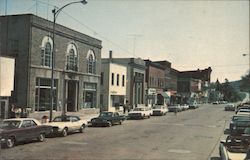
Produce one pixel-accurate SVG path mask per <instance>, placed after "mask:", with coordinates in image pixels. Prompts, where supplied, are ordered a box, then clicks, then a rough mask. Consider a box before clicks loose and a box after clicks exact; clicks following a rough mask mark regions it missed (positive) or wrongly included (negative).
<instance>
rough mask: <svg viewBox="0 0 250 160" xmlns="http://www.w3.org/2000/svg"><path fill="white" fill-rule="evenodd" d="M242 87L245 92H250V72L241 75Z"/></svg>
mask: <svg viewBox="0 0 250 160" xmlns="http://www.w3.org/2000/svg"><path fill="white" fill-rule="evenodd" d="M240 89H241V91H243V92H248V93H249V92H250V73H248V74H247V75H245V76H242V77H241V83H240Z"/></svg>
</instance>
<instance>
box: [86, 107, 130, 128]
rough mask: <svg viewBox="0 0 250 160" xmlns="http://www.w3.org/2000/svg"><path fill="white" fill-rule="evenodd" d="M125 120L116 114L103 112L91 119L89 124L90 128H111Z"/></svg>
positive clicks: (122, 116)
mask: <svg viewBox="0 0 250 160" xmlns="http://www.w3.org/2000/svg"><path fill="white" fill-rule="evenodd" d="M125 119H126V117H125V116H124V115H119V113H118V112H108V111H103V112H101V113H100V115H99V116H98V117H96V118H92V119H91V121H90V123H91V126H108V127H111V126H112V125H114V124H120V125H121V124H122V122H123V121H124V120H125Z"/></svg>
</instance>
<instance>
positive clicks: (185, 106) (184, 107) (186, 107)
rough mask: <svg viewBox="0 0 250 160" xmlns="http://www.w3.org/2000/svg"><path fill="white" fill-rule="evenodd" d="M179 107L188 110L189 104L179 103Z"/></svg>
mask: <svg viewBox="0 0 250 160" xmlns="http://www.w3.org/2000/svg"><path fill="white" fill-rule="evenodd" d="M181 109H182V110H183V111H185V110H188V109H189V105H187V104H183V105H181Z"/></svg>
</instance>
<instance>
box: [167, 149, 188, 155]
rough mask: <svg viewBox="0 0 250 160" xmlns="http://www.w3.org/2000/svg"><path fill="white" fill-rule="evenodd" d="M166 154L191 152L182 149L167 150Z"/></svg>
mask: <svg viewBox="0 0 250 160" xmlns="http://www.w3.org/2000/svg"><path fill="white" fill-rule="evenodd" d="M168 152H171V153H183V154H188V153H191V151H189V150H183V149H170V150H168Z"/></svg>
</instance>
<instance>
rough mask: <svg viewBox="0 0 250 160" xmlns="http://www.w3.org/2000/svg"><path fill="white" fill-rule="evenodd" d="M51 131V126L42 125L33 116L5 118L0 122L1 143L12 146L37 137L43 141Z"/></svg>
mask: <svg viewBox="0 0 250 160" xmlns="http://www.w3.org/2000/svg"><path fill="white" fill-rule="evenodd" d="M51 131H52V127H51V126H48V125H42V124H41V123H40V122H39V121H38V120H36V119H33V118H14V119H5V120H3V122H2V123H1V124H0V144H1V145H2V144H4V145H5V146H6V147H7V148H11V147H14V146H15V145H16V144H17V143H18V142H21V141H27V140H33V139H37V140H38V141H40V142H43V141H44V139H45V136H46V135H49V134H50V133H51Z"/></svg>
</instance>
